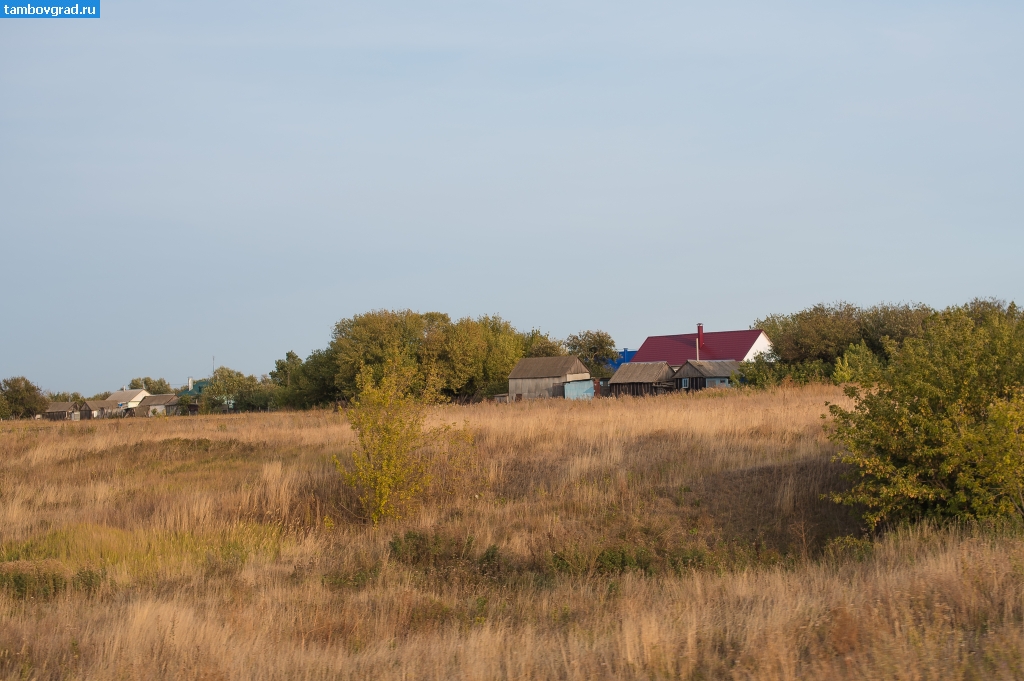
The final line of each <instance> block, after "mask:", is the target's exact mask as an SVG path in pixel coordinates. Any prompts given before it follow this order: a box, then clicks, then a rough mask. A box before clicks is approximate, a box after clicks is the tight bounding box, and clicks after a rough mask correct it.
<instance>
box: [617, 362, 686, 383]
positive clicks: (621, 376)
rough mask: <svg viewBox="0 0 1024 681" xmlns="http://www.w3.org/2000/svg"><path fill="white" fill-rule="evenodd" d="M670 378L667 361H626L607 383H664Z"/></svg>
mask: <svg viewBox="0 0 1024 681" xmlns="http://www.w3.org/2000/svg"><path fill="white" fill-rule="evenodd" d="M671 380H672V367H670V366H669V365H668V362H626V363H625V364H623V365H622V366H620V367H619V368H618V369H617V370H616V371H615V375H614V376H612V380H610V381H608V382H609V383H664V382H666V381H671Z"/></svg>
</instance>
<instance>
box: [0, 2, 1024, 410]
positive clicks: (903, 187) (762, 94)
mask: <svg viewBox="0 0 1024 681" xmlns="http://www.w3.org/2000/svg"><path fill="white" fill-rule="evenodd" d="M1021 35H1024V5H1022V4H1021V3H1019V2H1018V3H1010V2H975V3H963V2H935V1H929V2H896V3H893V2H873V1H866V2H857V3H853V2H846V3H836V2H827V3H823V2H788V3H787V2H764V1H763V0H762V1H759V2H729V1H724V2H716V3H692V2H682V1H679V0H676V1H674V2H645V1H643V0H638V1H637V2H630V3H623V2H603V1H601V0H588V1H587V2H582V1H581V2H561V1H558V0H544V1H543V2H539V1H538V2H534V1H532V0H517V1H516V2H501V1H485V2H481V1H480V0H477V1H476V2H448V1H443V0H442V1H438V2H423V1H422V0H418V1H416V2H408V1H397V0H395V1H392V0H375V1H374V2H369V1H366V2H348V1H345V0H340V1H339V0H334V1H332V2H319V1H316V0H313V1H307V2H302V3H279V2H274V3H270V2H263V1H261V0H254V1H252V2H244V3H242V2H234V1H232V0H227V1H225V2H218V3H199V2H193V1H191V0H184V1H176V2H174V3H152V2H114V1H108V2H104V3H103V6H102V16H101V18H100V19H95V20H43V19H39V20H12V19H0V378H2V377H5V376H13V375H25V376H28V377H29V378H30V379H32V380H33V381H35V382H36V383H37V384H39V385H40V386H42V387H43V388H44V389H47V390H53V391H59V390H68V391H71V390H77V391H80V392H82V393H85V394H91V393H94V392H99V391H102V390H112V389H115V388H117V387H120V386H121V385H123V384H125V383H127V382H128V381H129V380H130V379H131V378H132V377H135V376H153V377H164V378H166V379H167V380H169V381H170V382H171V383H172V384H181V383H184V382H185V381H186V380H187V378H188V377H189V376H194V377H196V378H199V377H201V376H205V375H208V374H209V373H210V368H211V365H212V364H213V363H214V362H215V363H216V365H217V366H220V365H226V366H229V367H231V368H234V369H237V370H240V371H244V372H246V373H254V374H263V373H266V372H267V371H269V370H270V369H272V368H273V363H274V360H275V359H277V358H280V357H283V356H284V354H285V353H286V352H287V351H289V350H294V351H295V352H297V353H299V354H300V355H303V356H305V355H307V354H308V353H309V352H310V351H312V350H314V349H316V348H321V347H324V346H325V345H326V344H327V343H328V342H329V340H330V333H331V329H332V327H333V325H334V323H335V322H337V321H338V320H339V319H342V318H345V317H350V316H352V315H354V314H358V313H360V312H364V311H367V310H372V309H379V308H388V309H405V308H411V309H414V310H420V311H428V310H437V311H442V312H447V313H448V314H450V315H451V316H452V317H453V318H458V317H463V316H466V315H469V316H474V317H475V316H478V315H482V314H500V315H501V316H503V317H504V318H506V319H508V320H510V321H511V322H512V323H513V324H514V325H515V326H517V327H518V328H521V329H530V328H534V327H535V328H539V329H542V330H544V331H547V332H549V333H552V334H553V335H555V336H558V337H564V336H566V335H568V334H570V333H573V332H576V331H579V330H582V329H604V330H606V331H608V332H610V333H611V334H612V336H613V337H614V338H615V340H616V342H617V343H618V345H619V346H620V347H622V346H625V347H630V348H635V347H637V346H638V345H639V344H640V343H641V342H642V341H643V339H644V338H645V337H646V336H648V335H654V334H666V333H683V332H690V331H693V330H694V328H695V325H696V324H697V323H698V322H702V323H703V324H704V326H705V329H707V330H726V329H742V328H747V327H749V326H750V325H751V324H752V323H753V322H754V321H755V320H756V319H758V318H760V317H763V316H765V315H767V314H770V313H779V312H792V311H796V310H799V309H802V308H804V307H807V306H809V305H813V304H815V303H818V302H829V301H836V300H846V301H849V302H852V303H856V304H860V305H871V304H874V303H877V302H880V301H890V302H901V301H920V302H924V303H927V304H930V305H933V306H936V307H942V306H946V305H952V304H957V303H962V302H966V301H967V300H970V299H971V298H974V297H998V298H1001V299H1004V300H1017V301H1024V276H1022V273H1021V268H1020V262H1021V256H1022V253H1024V229H1022V226H1024V225H1022V217H1024V191H1021V188H1022V187H1024V169H1022V160H1024V78H1022V77H1021V73H1022V67H1024V41H1022V40H1020V36H1021Z"/></svg>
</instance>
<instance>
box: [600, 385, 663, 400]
mask: <svg viewBox="0 0 1024 681" xmlns="http://www.w3.org/2000/svg"><path fill="white" fill-rule="evenodd" d="M608 387H609V388H611V393H612V395H614V396H615V397H621V396H622V395H633V396H634V397H640V396H641V395H654V394H657V390H656V389H655V387H654V384H653V383H612V384H610V385H609V386H608Z"/></svg>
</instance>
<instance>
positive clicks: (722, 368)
mask: <svg viewBox="0 0 1024 681" xmlns="http://www.w3.org/2000/svg"><path fill="white" fill-rule="evenodd" d="M739 371H740V363H739V362H737V361H736V360H734V359H712V360H703V359H701V360H696V359H691V360H690V361H688V362H687V363H686V364H684V365H683V366H681V367H679V371H677V372H676V374H675V376H674V377H673V378H688V377H695V376H703V377H704V378H729V377H730V376H732V375H733V374H736V373H739Z"/></svg>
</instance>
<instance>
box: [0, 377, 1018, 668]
mask: <svg viewBox="0 0 1024 681" xmlns="http://www.w3.org/2000/svg"><path fill="white" fill-rule="evenodd" d="M843 399H844V398H843V397H842V395H841V393H840V392H839V391H838V389H835V388H831V387H823V386H811V387H806V388H799V389H798V388H788V389H779V390H776V391H774V392H768V393H747V392H742V391H733V392H718V391H706V392H705V393H703V394H700V395H696V396H679V395H677V396H666V397H659V398H650V399H636V400H634V399H623V400H601V401H595V402H593V403H572V402H565V401H548V402H536V403H520V404H514V405H494V404H480V405H473V406H468V407H455V406H450V407H442V408H438V409H437V410H436V412H435V413H434V414H433V417H432V418H434V419H435V420H438V421H456V422H459V423H462V422H466V423H468V424H469V427H470V428H471V429H472V431H473V432H474V433H475V437H476V443H477V445H476V459H477V467H476V470H475V473H474V474H473V475H470V476H468V477H467V478H466V479H465V481H464V482H463V483H462V484H461V485H460V488H459V490H458V493H457V494H456V495H455V496H454V497H452V498H443V499H429V500H427V501H426V502H425V503H424V504H423V505H422V507H421V508H419V509H418V510H417V511H416V512H415V513H413V514H412V515H411V516H410V517H408V518H407V519H405V520H404V521H402V522H392V523H386V524H383V525H381V526H379V527H376V528H374V527H372V526H368V525H366V524H364V523H361V522H359V521H358V520H357V519H355V518H354V517H353V516H352V514H351V513H350V512H349V511H348V510H347V509H350V508H352V507H353V496H352V493H351V492H350V491H349V490H347V489H345V488H344V487H343V486H342V484H341V483H340V480H339V476H338V473H337V471H336V470H335V469H334V467H333V465H332V464H331V457H332V456H333V455H338V456H339V457H340V458H342V459H343V460H344V459H345V458H346V457H347V456H349V454H350V453H351V451H352V448H353V435H352V432H351V431H350V429H349V428H348V426H347V424H346V422H345V420H344V417H343V416H341V415H339V414H333V413H326V412H312V413H276V414H253V415H237V416H216V417H194V418H171V419H137V420H135V419H126V420H120V421H104V422H81V423H68V424H64V425H61V424H49V423H40V422H38V421H35V422H18V423H10V422H5V423H2V424H0V613H2V614H0V677H2V678H9V679H15V678H17V679H65V678H66V679H286V678H287V679H291V678H301V679H321V678H323V679H580V680H582V679H661V678H665V679H796V678H811V679H818V678H821V679H843V678H849V679H869V678H877V679H996V678H1002V679H1013V678H1022V677H1024V659H1022V656H1024V623H1022V622H1024V539H1022V536H1024V535H1022V534H1021V533H1020V532H1018V531H1017V530H1015V529H1012V528H1002V529H1000V528H987V529H979V528H959V529H957V528H954V529H941V530H939V529H931V528H927V527H918V528H913V529H907V530H905V531H900V532H894V533H892V534H890V535H888V536H885V537H883V538H879V539H876V540H875V541H873V542H868V541H856V540H852V541H845V542H842V541H840V542H836V541H831V543H830V540H832V539H833V538H835V537H838V536H843V535H851V534H852V535H857V533H858V528H857V523H856V522H855V520H854V519H852V518H851V516H850V514H849V513H848V511H847V510H846V509H843V508H839V507H836V506H834V505H832V504H830V503H828V502H825V501H822V500H821V499H820V494H821V493H822V492H824V491H827V490H829V489H834V488H836V487H837V486H838V485H840V484H842V483H841V480H840V478H839V474H840V472H841V471H839V470H838V469H837V467H836V465H835V464H832V463H830V457H831V455H832V454H833V448H832V445H831V444H830V443H829V442H828V441H827V439H826V438H825V437H824V434H823V429H822V423H823V422H822V419H821V414H822V413H823V412H824V411H825V407H824V403H825V401H826V400H831V401H842V400H843Z"/></svg>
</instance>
